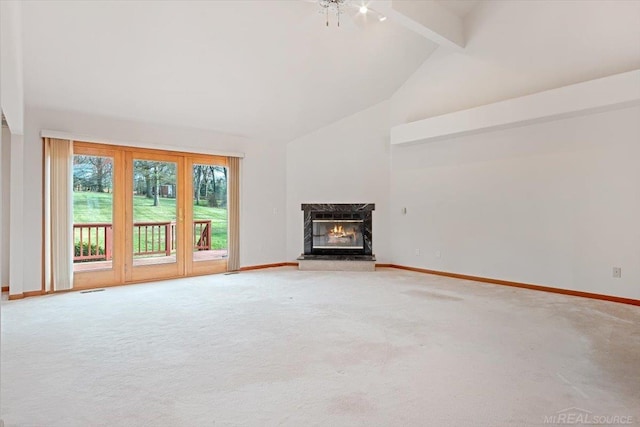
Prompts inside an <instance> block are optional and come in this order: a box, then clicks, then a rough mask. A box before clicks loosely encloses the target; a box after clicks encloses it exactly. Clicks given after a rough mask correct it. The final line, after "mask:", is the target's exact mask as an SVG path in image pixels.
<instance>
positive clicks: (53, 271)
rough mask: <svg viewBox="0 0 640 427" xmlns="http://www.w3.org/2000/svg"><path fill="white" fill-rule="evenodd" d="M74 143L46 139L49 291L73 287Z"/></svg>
mask: <svg viewBox="0 0 640 427" xmlns="http://www.w3.org/2000/svg"><path fill="white" fill-rule="evenodd" d="M73 251H74V248H73V142H72V141H69V140H65V139H55V138H44V283H45V291H47V292H49V291H61V290H66V289H71V288H73Z"/></svg>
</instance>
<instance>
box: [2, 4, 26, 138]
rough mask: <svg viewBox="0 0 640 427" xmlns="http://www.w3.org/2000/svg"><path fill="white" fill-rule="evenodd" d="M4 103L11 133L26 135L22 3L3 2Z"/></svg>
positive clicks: (3, 108) (3, 107)
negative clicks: (24, 128)
mask: <svg viewBox="0 0 640 427" xmlns="http://www.w3.org/2000/svg"><path fill="white" fill-rule="evenodd" d="M0 68H2V71H1V72H0V86H2V91H1V92H2V94H1V96H0V103H1V105H2V110H3V112H4V115H5V116H6V118H7V122H8V123H9V127H10V128H11V132H13V133H16V134H19V135H22V133H23V122H24V89H23V72H22V3H21V2H20V1H1V2H0Z"/></svg>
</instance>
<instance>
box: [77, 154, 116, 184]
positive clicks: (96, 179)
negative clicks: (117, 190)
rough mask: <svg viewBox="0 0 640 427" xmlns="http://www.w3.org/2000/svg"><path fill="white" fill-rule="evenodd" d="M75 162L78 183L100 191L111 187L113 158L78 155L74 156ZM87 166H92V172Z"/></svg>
mask: <svg viewBox="0 0 640 427" xmlns="http://www.w3.org/2000/svg"><path fill="white" fill-rule="evenodd" d="M73 164H74V181H75V183H76V185H79V186H80V187H83V188H86V189H87V190H90V191H96V192H98V193H104V191H105V188H106V189H107V190H108V189H110V188H111V185H110V184H111V174H112V171H113V162H112V160H111V158H109V157H100V156H80V155H76V156H74V158H73ZM87 167H90V168H91V172H89V171H88V169H87ZM105 184H107V185H105Z"/></svg>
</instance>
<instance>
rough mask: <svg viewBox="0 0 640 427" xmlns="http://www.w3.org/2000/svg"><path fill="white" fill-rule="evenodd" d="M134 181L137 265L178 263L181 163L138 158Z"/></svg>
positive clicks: (135, 264)
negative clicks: (178, 168) (178, 171)
mask: <svg viewBox="0 0 640 427" xmlns="http://www.w3.org/2000/svg"><path fill="white" fill-rule="evenodd" d="M132 183H133V228H132V235H131V243H132V246H133V266H134V267H138V266H147V265H151V266H153V265H157V264H173V263H176V262H177V259H176V258H177V249H178V236H177V234H178V228H177V226H176V225H177V218H178V204H177V201H178V185H177V184H178V182H177V163H176V162H170V161H156V160H138V159H134V160H133V182H132Z"/></svg>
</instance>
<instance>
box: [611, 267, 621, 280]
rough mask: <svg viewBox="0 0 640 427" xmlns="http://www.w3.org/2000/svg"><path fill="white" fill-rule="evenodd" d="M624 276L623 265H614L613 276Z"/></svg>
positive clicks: (615, 277) (617, 277) (616, 277)
mask: <svg viewBox="0 0 640 427" xmlns="http://www.w3.org/2000/svg"><path fill="white" fill-rule="evenodd" d="M621 277H622V267H613V278H614V279H619V278H621Z"/></svg>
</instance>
